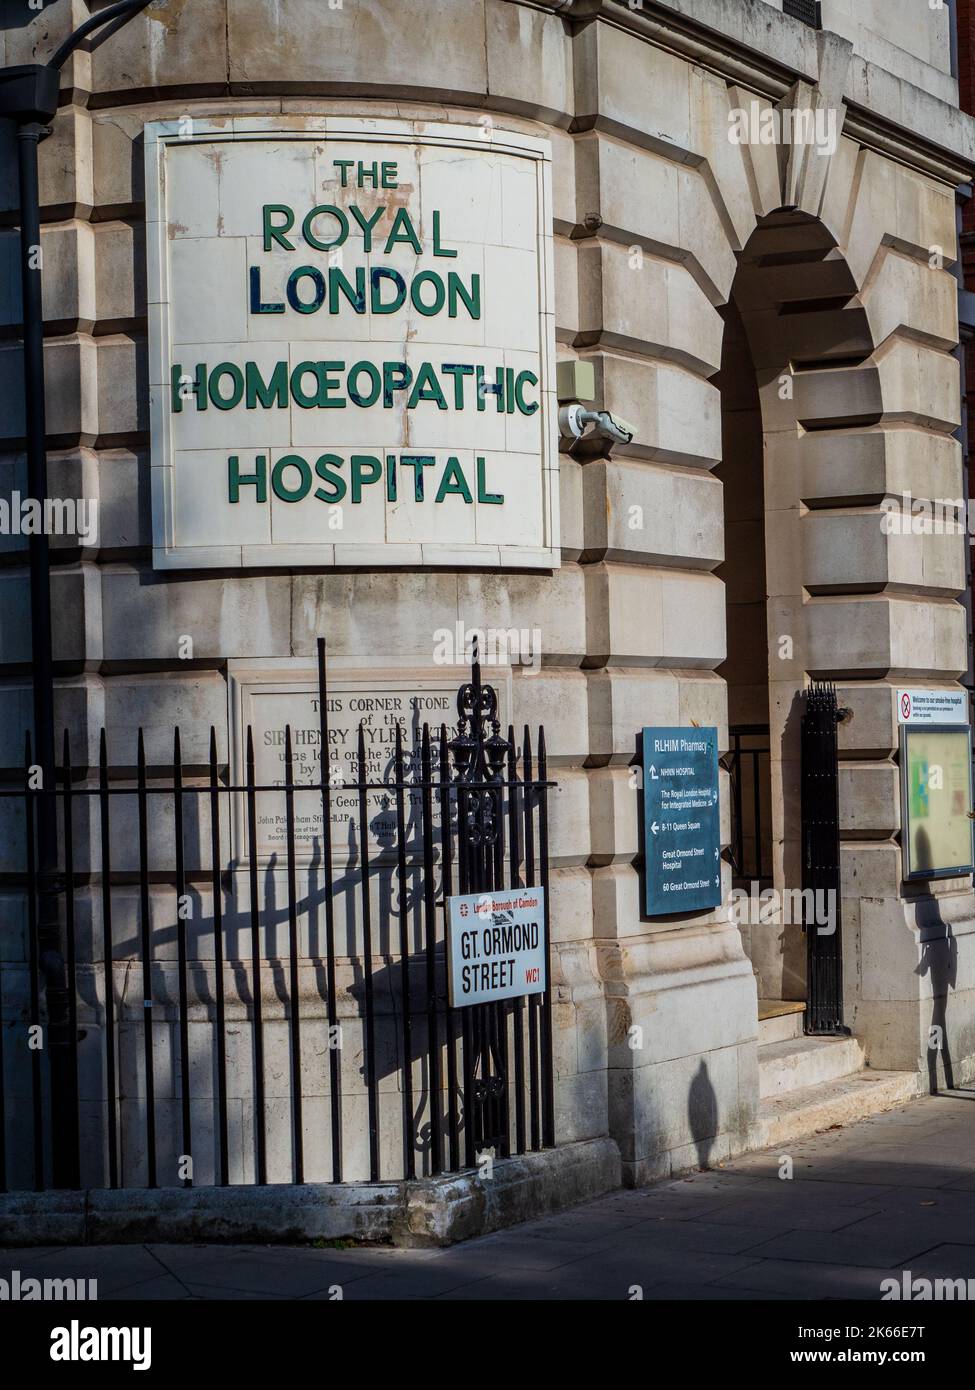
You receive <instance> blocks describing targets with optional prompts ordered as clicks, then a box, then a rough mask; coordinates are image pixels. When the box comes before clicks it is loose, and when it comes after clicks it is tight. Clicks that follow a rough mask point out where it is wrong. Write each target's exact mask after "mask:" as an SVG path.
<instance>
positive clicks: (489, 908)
mask: <svg viewBox="0 0 975 1390" xmlns="http://www.w3.org/2000/svg"><path fill="white" fill-rule="evenodd" d="M545 954H546V953H545V890H544V889H543V888H513V889H510V890H508V891H504V892H496V893H467V894H463V895H459V896H457V897H453V898H448V899H447V978H448V980H449V985H450V1007H451V1008H452V1009H459V1008H463V1007H464V1006H465V1005H467V1004H489V1003H493V1002H495V1001H496V1000H498V999H517V998H518V997H519V996H520V995H523V994H544V992H545V987H546V983H547V980H546V970H545Z"/></svg>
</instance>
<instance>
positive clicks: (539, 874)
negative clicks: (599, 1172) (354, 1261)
mask: <svg viewBox="0 0 975 1390" xmlns="http://www.w3.org/2000/svg"><path fill="white" fill-rule="evenodd" d="M457 705H458V722H457V725H456V728H454V729H448V728H447V727H446V726H445V725H441V726H440V727H439V728H437V729H431V728H430V727H429V726H428V725H425V724H424V725H423V726H422V729H419V731H418V734H417V736H416V737H415V740H414V742H413V743H412V745H411V746H409V747H408V746H407V741H406V738H405V737H404V732H403V728H402V727H401V726H400V725H399V724H397V725H396V728H395V742H394V744H393V747H392V752H391V756H389V758H388V759H387V760H386V762H387V765H386V766H385V767H384V768H383V772H382V775H381V777H379V778H377V777H376V776H374V775H372V776H371V775H370V763H369V757H368V755H367V748H366V738H367V734H366V730H365V728H364V726H363V725H362V724H360V725H359V729H358V738H357V749H356V758H355V760H354V764H353V771H354V775H353V776H352V777H351V778H350V777H349V776H348V775H347V774H345V775H341V774H339V773H338V771H337V769H338V768H339V764H338V763H337V762H334V761H333V759H332V756H331V753H330V755H329V757H328V758H321V759H320V760H319V761H318V764H317V767H316V768H315V769H314V770H313V771H312V772H311V774H310V775H309V769H308V764H307V762H301V763H300V764H299V762H298V760H297V759H296V756H295V748H294V743H293V737H292V730H291V728H290V727H289V728H288V729H287V730H286V731H285V743H284V754H283V764H284V775H283V781H282V782H274V783H271V782H262V783H259V782H258V780H257V777H256V772H255V749H254V738H253V734H252V732H251V730H250V729H248V730H247V733H246V739H245V751H244V778H243V780H242V781H240V782H237V783H234V782H232V781H231V780H230V778H229V776H228V769H227V767H226V765H224V764H221V762H220V761H219V759H218V743H217V737H216V733H215V731H214V730H212V729H211V731H210V741H209V759H208V763H207V765H206V766H205V767H200V766H189V765H186V764H185V763H184V760H183V755H182V750H181V741H180V734H179V730H178V729H177V730H175V731H174V734H173V744H172V762H171V765H167V766H166V767H165V768H159V767H155V766H150V765H149V763H148V761H147V754H146V744H145V739H144V737H143V734H142V731H141V730H140V731H139V734H138V737H137V740H136V748H135V750H134V751H135V762H134V776H133V775H132V769H130V768H124V767H123V768H120V767H119V766H117V765H116V766H114V767H113V766H111V765H110V764H109V759H108V748H107V740H106V737H105V733H104V732H102V734H101V738H100V742H99V751H98V766H97V769H92V768H89V767H86V766H79V765H75V764H74V763H73V761H72V754H71V748H70V745H69V740H68V736H67V734H65V736H64V742H63V756H62V763H61V767H60V768H59V769H58V779H57V786H56V787H55V788H53V789H44V788H43V787H38V786H35V785H33V782H34V775H35V774H34V773H32V771H31V761H32V760H31V752H30V748H29V746H28V749H27V756H26V763H25V768H26V772H25V775H24V780H23V784H22V785H21V786H18V787H8V788H5V789H2V790H0V814H4V817H5V821H6V829H7V831H8V832H12V833H13V834H14V838H16V834H17V831H16V827H15V825H14V822H16V821H18V820H19V827H20V828H19V836H20V839H21V842H22V850H23V859H22V861H21V862H22V871H21V872H17V871H13V872H8V873H7V874H6V875H5V877H6V895H7V896H6V902H7V913H8V919H7V922H6V924H5V925H4V927H3V930H2V934H0V945H2V947H3V949H2V951H0V1190H8V1189H23V1188H30V1187H34V1188H36V1189H41V1188H43V1187H45V1186H49V1185H51V1173H52V1163H51V1132H52V1131H51V1112H52V1109H56V1108H57V1107H58V1105H59V1104H61V1103H62V1098H61V1097H59V1096H58V1095H57V1094H55V1093H53V1092H52V1075H53V1074H52V1072H51V1070H50V1067H49V1065H48V1057H47V1052H46V1048H45V1043H46V1022H47V1020H46V1016H45V1011H44V1007H43V1003H42V997H41V992H40V988H39V979H40V975H41V971H40V965H39V960H38V938H37V899H38V891H39V885H38V881H37V878H38V875H37V865H36V854H35V843H36V827H37V815H38V807H39V803H40V801H41V799H42V798H45V797H46V798H49V799H53V800H54V802H55V804H56V808H57V814H58V823H59V842H60V847H61V863H60V864H59V866H58V876H57V889H58V893H59V900H60V909H61V914H62V925H63V930H64V939H65V941H66V943H67V957H66V968H67V973H68V980H69V987H70V1008H71V1030H70V1038H71V1071H72V1075H73V1077H77V1079H78V1094H79V1096H80V1100H79V1102H78V1116H77V1118H78V1124H79V1130H80V1139H79V1142H78V1150H77V1153H75V1154H73V1155H72V1156H71V1162H70V1163H69V1164H68V1165H67V1171H69V1172H70V1173H71V1174H72V1176H73V1181H72V1182H71V1183H69V1185H74V1186H82V1187H87V1186H108V1187H138V1186H148V1187H155V1186H166V1187H168V1186H176V1185H180V1184H181V1185H184V1186H190V1185H194V1184H196V1185H199V1184H216V1185H225V1184H228V1183H234V1182H249V1183H258V1184H263V1183H267V1182H296V1183H302V1182H307V1181H333V1182H341V1181H343V1180H347V1179H350V1178H360V1179H362V1178H367V1179H369V1180H371V1181H378V1180H385V1179H393V1178H398V1177H407V1178H409V1177H414V1176H416V1175H417V1174H431V1175H433V1174H438V1173H441V1172H445V1171H454V1170H457V1169H459V1168H461V1167H466V1166H471V1165H473V1164H474V1163H475V1162H476V1161H477V1159H478V1157H479V1155H480V1154H482V1153H483V1152H484V1151H486V1150H488V1149H490V1150H493V1152H494V1154H495V1155H496V1156H500V1157H503V1156H506V1155H508V1154H511V1153H522V1152H525V1151H527V1150H529V1149H538V1148H541V1147H546V1146H549V1145H551V1144H553V1143H554V1141H555V1132H554V1130H555V1124H554V1104H553V1063H552V1021H551V1018H552V1015H551V993H550V990H551V986H550V985H549V989H548V990H547V991H546V993H545V994H544V995H533V996H531V997H529V998H520V999H514V1000H506V1001H504V1002H502V1003H496V1004H482V1005H476V1006H474V1007H471V1008H464V1009H452V1008H450V1007H449V1005H448V995H447V982H446V964H445V953H444V912H443V904H444V900H445V898H446V897H448V896H450V895H451V894H452V893H455V892H459V893H467V892H480V891H490V890H492V889H501V888H509V887H511V888H513V887H521V886H525V887H527V886H538V887H541V888H543V889H546V890H547V888H548V843H547V840H548V824H547V814H548V812H547V796H548V790H549V788H550V786H552V785H553V784H552V783H550V782H549V781H548V780H547V773H546V758H545V736H544V730H539V732H538V737H537V756H536V755H535V754H533V751H532V739H531V735H530V732H529V730H528V728H527V727H526V728H525V730H524V732H523V737H522V741H521V747H520V749H519V748H518V747H517V746H516V742H515V737H514V732H513V729H512V728H511V727H510V726H509V727H508V730H507V737H506V738H505V737H502V735H501V729H500V724H499V722H498V719H497V697H496V694H495V692H494V690H493V689H492V688H491V687H490V686H486V685H482V684H481V678H480V669H479V667H478V665H477V662H476V657H475V663H474V666H473V669H472V673H471V680H470V681H469V682H467V683H466V684H465V685H463V686H462V688H461V690H460V692H459V695H458V701H457ZM318 711H319V713H318V719H319V729H318V739H319V748H320V750H325V749H329V750H330V749H331V743H330V739H329V725H328V689H327V680H326V670H325V657H324V644H323V643H321V642H320V643H319V681H318ZM374 766H375V764H373V767H374ZM268 797H272V798H273V799H274V804H275V806H280V804H281V802H282V801H283V818H284V851H285V853H284V863H283V864H281V863H280V861H279V859H278V856H277V854H273V855H271V856H270V858H268V857H267V855H266V854H265V855H264V857H263V858H262V853H261V841H260V837H259V830H260V828H261V826H262V824H263V817H264V811H265V809H266V805H267V802H266V798H268ZM299 801H300V802H301V808H302V812H303V816H302V824H303V828H302V829H301V830H299V829H298V806H297V804H296V803H298V802H299ZM309 802H314V803H315V806H316V808H317V810H316V816H317V815H318V814H319V812H320V820H318V821H317V822H316V828H315V832H314V834H312V835H311V837H310V839H309V832H308V829H307V825H308V807H309ZM339 802H341V804H342V805H343V806H345V807H347V808H348V810H347V812H346V811H341V812H339V811H338V809H337V808H338V804H339ZM235 826H236V827H237V831H236V834H237V837H238V838H236V839H235V840H234V844H233V846H231V838H232V837H233V836H234V834H235V831H234V827H235ZM336 827H338V828H340V829H341V832H342V843H339V841H338V838H337V836H336ZM8 843H9V838H8ZM309 845H311V848H310V849H309ZM299 848H301V849H302V853H301V860H302V862H299ZM262 890H263V891H262ZM280 896H283V899H284V903H283V906H281V905H280V904H279V901H278V899H279V897H280ZM545 896H546V918H545V932H546V950H548V941H549V935H548V928H549V923H548V916H547V899H548V894H547V891H546V895H545ZM11 905H13V906H11ZM21 909H22V911H21ZM279 934H280V937H281V938H282V944H285V943H286V951H282V950H279V949H278V939H279ZM62 1171H64V1169H62Z"/></svg>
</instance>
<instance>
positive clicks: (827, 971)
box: [801, 681, 848, 1034]
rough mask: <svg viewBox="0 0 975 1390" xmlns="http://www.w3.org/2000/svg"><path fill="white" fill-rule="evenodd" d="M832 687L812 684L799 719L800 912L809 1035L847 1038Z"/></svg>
mask: <svg viewBox="0 0 975 1390" xmlns="http://www.w3.org/2000/svg"><path fill="white" fill-rule="evenodd" d="M842 714H843V711H841V710H838V709H837V706H836V688H835V686H833V685H831V684H829V683H828V682H816V681H814V682H813V683H812V685H810V687H809V689H808V690H807V691H806V708H805V713H804V714H803V716H802V733H801V742H802V773H801V778H802V785H801V798H802V808H801V814H802V911H803V930H804V931H805V933H806V965H807V970H806V1016H805V1029H806V1032H807V1033H826V1034H828V1033H845V1032H847V1031H848V1030H847V1029H846V1028H844V1026H843V941H842V911H841V894H840V817H839V791H838V778H837V773H838V767H839V756H838V753H837V739H836V729H837V725H838V723H839V720H840V718H841V717H842Z"/></svg>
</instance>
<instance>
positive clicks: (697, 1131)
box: [687, 1057, 718, 1168]
mask: <svg viewBox="0 0 975 1390" xmlns="http://www.w3.org/2000/svg"><path fill="white" fill-rule="evenodd" d="M687 1118H688V1122H689V1123H690V1127H691V1134H693V1136H694V1146H695V1148H696V1149H697V1163H698V1167H699V1168H708V1167H710V1158H711V1150H712V1149H713V1147H714V1138H715V1135H716V1134H717V1132H718V1097H717V1094H716V1093H715V1089H714V1087H713V1086H712V1085H711V1078H710V1076H709V1075H708V1066H707V1062H705V1060H704V1058H703V1057H702V1058H701V1061H700V1065H699V1066H698V1069H697V1071H696V1072H695V1073H694V1080H693V1081H692V1082H691V1088H690V1090H689V1091H688V1093H687Z"/></svg>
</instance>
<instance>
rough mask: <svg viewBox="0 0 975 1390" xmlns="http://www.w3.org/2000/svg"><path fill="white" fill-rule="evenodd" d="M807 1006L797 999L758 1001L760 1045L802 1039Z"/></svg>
mask: <svg viewBox="0 0 975 1390" xmlns="http://www.w3.org/2000/svg"><path fill="white" fill-rule="evenodd" d="M805 1013H806V1006H805V1004H803V1003H801V1002H800V1001H799V1000H795V999H760V1000H759V1001H758V1045H759V1047H763V1046H764V1045H765V1044H766V1043H777V1042H786V1041H787V1040H788V1039H789V1038H801V1037H802V1021H803V1018H804V1017H805Z"/></svg>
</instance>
